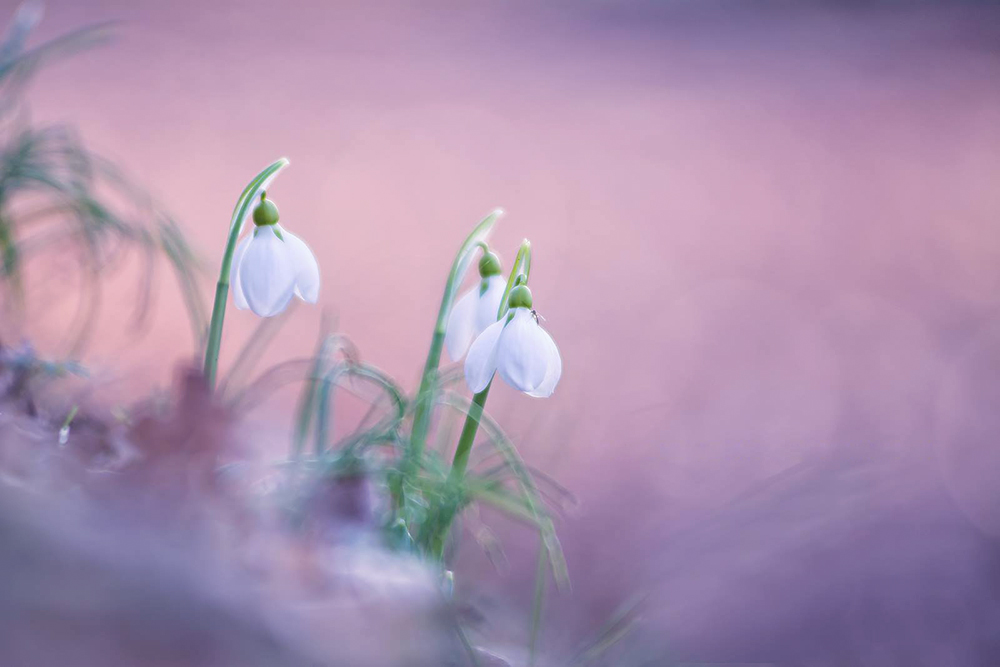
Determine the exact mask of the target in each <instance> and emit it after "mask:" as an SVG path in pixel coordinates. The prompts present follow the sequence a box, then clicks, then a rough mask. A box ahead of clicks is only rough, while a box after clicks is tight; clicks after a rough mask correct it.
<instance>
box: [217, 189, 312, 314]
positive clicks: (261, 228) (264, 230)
mask: <svg viewBox="0 0 1000 667" xmlns="http://www.w3.org/2000/svg"><path fill="white" fill-rule="evenodd" d="M253 220H254V225H255V227H254V230H253V232H252V233H251V234H250V235H248V236H247V237H246V238H244V239H243V240H242V241H240V243H239V245H238V246H237V247H236V251H235V252H234V253H233V263H232V266H231V267H230V273H229V283H230V285H231V286H232V290H233V302H234V303H235V304H236V307H237V308H241V309H245V308H249V309H250V310H252V311H253V312H254V313H255V314H257V315H259V316H260V317H271V316H273V315H277V314H278V313H280V312H281V311H283V310H284V309H285V308H287V307H288V302H289V301H291V300H292V297H293V296H298V297H299V298H300V299H302V300H303V301H307V302H309V303H316V301H317V299H318V298H319V265H318V264H317V263H316V258H315V257H314V256H313V254H312V251H311V250H309V246H307V245H306V244H305V242H304V241H303V240H302V239H300V238H299V237H297V236H295V235H294V234H292V233H291V232H289V231H287V230H285V229H283V228H282V227H281V225H279V224H278V209H277V207H275V206H274V204H273V203H272V202H271V201H270V200H268V199H265V198H264V197H263V196H262V200H261V203H260V205H258V206H257V208H256V209H254V212H253Z"/></svg>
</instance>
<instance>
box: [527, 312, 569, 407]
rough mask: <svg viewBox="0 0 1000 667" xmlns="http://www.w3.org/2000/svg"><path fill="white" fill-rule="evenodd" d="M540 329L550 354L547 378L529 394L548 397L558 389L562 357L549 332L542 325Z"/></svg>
mask: <svg viewBox="0 0 1000 667" xmlns="http://www.w3.org/2000/svg"><path fill="white" fill-rule="evenodd" d="M538 330H539V331H541V332H542V333H543V334H545V341H546V348H547V352H546V354H547V356H548V359H547V362H546V367H545V379H544V380H542V383H541V384H540V385H538V387H537V388H535V390H534V391H529V392H527V394H528V396H534V397H535V398H547V397H549V396H551V395H552V392H554V391H555V390H556V385H557V384H559V378H560V377H562V357H560V356H559V348H558V347H556V342H555V341H554V340H552V336H550V335H549V332H548V331H546V330H545V329H543V328H542V327H541V326H539V327H538Z"/></svg>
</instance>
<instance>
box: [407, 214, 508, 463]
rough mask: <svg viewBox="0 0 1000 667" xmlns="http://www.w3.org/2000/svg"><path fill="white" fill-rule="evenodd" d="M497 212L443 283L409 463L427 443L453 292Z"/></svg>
mask: <svg viewBox="0 0 1000 667" xmlns="http://www.w3.org/2000/svg"><path fill="white" fill-rule="evenodd" d="M501 215H503V211H502V210H501V209H494V210H493V212H491V213H490V214H489V215H487V216H486V217H485V218H483V219H482V220H481V221H480V222H479V224H478V225H476V226H475V228H474V229H473V230H472V233H471V234H469V236H468V237H466V239H465V242H464V243H462V247H460V248H459V249H458V254H456V255H455V261H454V262H453V263H452V265H451V272H450V273H449V274H448V282H446V283H445V286H444V294H443V295H442V296H441V307H440V308H439V309H438V317H437V323H436V324H435V325H434V335H433V336H432V337H431V347H430V349H429V350H428V352H427V361H426V362H425V363H424V372H423V375H422V376H421V378H420V389H418V390H417V397H416V406H415V407H414V412H413V432H412V435H411V437H410V456H411V457H412V461H413V462H416V461H419V460H420V457H421V456H423V452H424V447H425V445H426V443H427V432H428V431H429V430H430V417H431V406H432V405H433V404H434V394H435V393H436V388H435V385H436V383H437V371H438V366H439V365H440V364H441V350H442V348H443V347H444V336H445V332H446V331H447V328H448V317H449V315H451V306H452V304H453V303H454V301H455V293H456V292H458V288H459V285H460V284H461V282H462V278H463V277H464V276H465V271H466V269H468V268H469V263H470V262H471V261H472V254H473V251H474V250H475V249H476V247H477V246H478V245H479V244H480V243H482V241H483V239H485V238H486V236H487V235H488V234H489V233H490V230H492V229H493V225H494V224H496V221H497V219H498V218H499V217H500V216H501Z"/></svg>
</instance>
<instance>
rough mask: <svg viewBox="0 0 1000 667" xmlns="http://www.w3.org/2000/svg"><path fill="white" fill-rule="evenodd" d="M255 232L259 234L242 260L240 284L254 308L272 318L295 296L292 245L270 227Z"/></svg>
mask: <svg viewBox="0 0 1000 667" xmlns="http://www.w3.org/2000/svg"><path fill="white" fill-rule="evenodd" d="M254 231H255V232H256V235H254V236H252V240H251V241H250V244H249V246H247V249H246V252H245V253H244V254H243V261H242V262H240V270H239V276H240V286H241V287H242V289H243V296H244V297H246V300H247V304H248V305H249V306H250V310H252V311H253V312H254V313H256V314H257V315H260V316H261V317H271V316H272V315H277V314H278V313H280V312H281V311H283V310H284V309H285V307H286V306H288V302H289V301H291V299H292V292H293V291H294V290H295V266H294V265H293V264H292V259H291V253H290V252H289V250H288V244H287V243H285V242H284V241H282V240H281V239H279V238H278V237H277V236H275V234H274V230H273V229H271V227H270V226H264V227H258V228H256V229H255V230H254Z"/></svg>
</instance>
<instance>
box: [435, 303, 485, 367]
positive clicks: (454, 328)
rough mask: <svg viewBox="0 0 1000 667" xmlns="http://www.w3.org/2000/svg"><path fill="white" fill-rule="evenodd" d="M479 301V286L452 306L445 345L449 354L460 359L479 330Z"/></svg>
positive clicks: (454, 359) (455, 358) (456, 359)
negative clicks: (477, 316) (477, 315)
mask: <svg viewBox="0 0 1000 667" xmlns="http://www.w3.org/2000/svg"><path fill="white" fill-rule="evenodd" d="M478 301H479V287H474V288H472V289H471V290H469V291H468V292H466V293H465V294H463V295H462V296H461V298H459V300H458V301H456V302H455V305H454V306H452V307H451V314H450V315H448V327H447V328H446V329H445V333H444V345H445V347H446V348H448V356H449V357H451V358H452V360H453V361H458V360H459V359H461V358H462V355H463V354H465V351H466V350H467V349H469V343H471V342H472V339H473V337H474V336H476V334H478V333H479V332H478V331H476V304H477V303H478Z"/></svg>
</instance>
